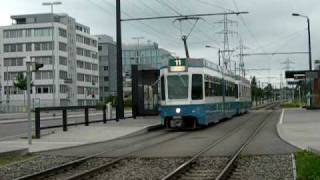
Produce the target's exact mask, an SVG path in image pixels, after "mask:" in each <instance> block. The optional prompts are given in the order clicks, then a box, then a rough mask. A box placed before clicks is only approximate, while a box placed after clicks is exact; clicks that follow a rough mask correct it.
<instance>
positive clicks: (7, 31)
mask: <svg viewBox="0 0 320 180" xmlns="http://www.w3.org/2000/svg"><path fill="white" fill-rule="evenodd" d="M11 19H12V20H13V21H14V23H13V24H12V25H10V26H4V27H0V68H1V69H0V77H1V82H0V84H1V91H0V93H1V99H2V101H1V102H2V106H5V105H8V106H9V105H12V106H16V105H23V104H24V102H25V101H24V99H25V95H24V92H23V91H21V90H18V89H17V88H15V87H14V86H13V82H14V81H15V79H16V76H17V75H18V74H19V73H24V74H25V72H26V61H27V60H28V59H30V60H31V61H35V62H38V63H42V64H44V67H43V68H41V69H40V71H38V72H36V73H33V77H32V81H33V87H32V95H31V97H32V101H33V105H34V106H42V107H43V106H53V105H55V106H69V105H92V104H95V103H96V102H98V100H99V69H98V67H99V60H98V45H97V38H96V37H94V36H93V35H90V28H89V27H87V26H84V25H81V24H79V23H77V22H76V21H75V19H74V18H72V17H70V16H68V15H66V14H54V15H52V14H30V15H18V16H12V17H11ZM52 27H53V34H52ZM54 99H55V100H54Z"/></svg>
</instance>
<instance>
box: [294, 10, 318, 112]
mask: <svg viewBox="0 0 320 180" xmlns="http://www.w3.org/2000/svg"><path fill="white" fill-rule="evenodd" d="M292 16H298V17H303V18H306V19H307V24H308V48H309V71H310V73H311V71H312V54H311V35H310V19H309V17H308V16H305V15H302V14H298V13H292ZM309 81H310V85H309V92H310V97H309V98H310V99H309V100H310V107H311V106H312V84H313V83H312V80H311V77H309Z"/></svg>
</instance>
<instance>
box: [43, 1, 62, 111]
mask: <svg viewBox="0 0 320 180" xmlns="http://www.w3.org/2000/svg"><path fill="white" fill-rule="evenodd" d="M61 4H62V2H60V1H52V2H43V3H42V5H43V6H50V7H51V18H52V19H51V41H52V54H51V58H52V87H53V89H52V106H56V86H55V78H56V75H55V67H54V66H55V57H54V35H53V33H54V25H53V22H54V17H53V6H56V5H61Z"/></svg>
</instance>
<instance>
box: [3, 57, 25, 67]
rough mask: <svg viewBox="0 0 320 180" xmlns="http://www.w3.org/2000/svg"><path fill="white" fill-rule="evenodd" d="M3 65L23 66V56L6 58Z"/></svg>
mask: <svg viewBox="0 0 320 180" xmlns="http://www.w3.org/2000/svg"><path fill="white" fill-rule="evenodd" d="M3 66H23V58H4V59H3Z"/></svg>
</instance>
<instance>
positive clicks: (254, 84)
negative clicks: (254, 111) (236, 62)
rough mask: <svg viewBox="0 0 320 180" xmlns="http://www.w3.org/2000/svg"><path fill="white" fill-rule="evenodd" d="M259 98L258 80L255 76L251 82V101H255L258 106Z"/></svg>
mask: <svg viewBox="0 0 320 180" xmlns="http://www.w3.org/2000/svg"><path fill="white" fill-rule="evenodd" d="M257 97H258V87H257V80H256V77H255V76H253V78H252V80H251V100H252V101H255V102H256V104H257Z"/></svg>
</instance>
